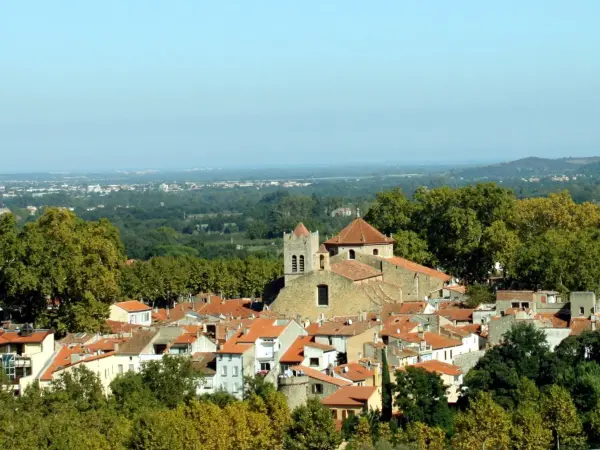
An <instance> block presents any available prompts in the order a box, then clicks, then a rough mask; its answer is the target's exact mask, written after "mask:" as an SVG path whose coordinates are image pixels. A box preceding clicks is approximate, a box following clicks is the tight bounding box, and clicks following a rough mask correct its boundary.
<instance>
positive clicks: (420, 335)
mask: <svg viewBox="0 0 600 450" xmlns="http://www.w3.org/2000/svg"><path fill="white" fill-rule="evenodd" d="M417 335H418V336H419V337H420V338H421V339H423V337H424V336H425V333H423V325H421V324H419V327H418V328H417Z"/></svg>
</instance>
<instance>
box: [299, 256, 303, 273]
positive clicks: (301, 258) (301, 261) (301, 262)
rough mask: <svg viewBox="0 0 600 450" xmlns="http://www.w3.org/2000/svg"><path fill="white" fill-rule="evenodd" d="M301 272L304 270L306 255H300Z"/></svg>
mask: <svg viewBox="0 0 600 450" xmlns="http://www.w3.org/2000/svg"><path fill="white" fill-rule="evenodd" d="M300 272H304V255H300Z"/></svg>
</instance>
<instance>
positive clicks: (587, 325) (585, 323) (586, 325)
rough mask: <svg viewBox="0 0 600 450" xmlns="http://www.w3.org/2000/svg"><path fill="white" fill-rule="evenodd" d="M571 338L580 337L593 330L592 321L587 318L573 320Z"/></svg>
mask: <svg viewBox="0 0 600 450" xmlns="http://www.w3.org/2000/svg"><path fill="white" fill-rule="evenodd" d="M569 328H570V329H571V336H579V335H580V334H581V333H583V332H584V331H588V330H591V329H592V321H591V320H590V319H588V318H586V317H575V318H573V319H571V323H570V324H569Z"/></svg>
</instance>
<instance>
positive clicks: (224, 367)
mask: <svg viewBox="0 0 600 450" xmlns="http://www.w3.org/2000/svg"><path fill="white" fill-rule="evenodd" d="M221 376H223V377H226V376H227V366H221Z"/></svg>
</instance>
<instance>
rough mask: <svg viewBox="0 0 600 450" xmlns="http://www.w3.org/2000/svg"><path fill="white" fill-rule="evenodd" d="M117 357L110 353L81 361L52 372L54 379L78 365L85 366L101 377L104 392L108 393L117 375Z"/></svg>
mask: <svg viewBox="0 0 600 450" xmlns="http://www.w3.org/2000/svg"><path fill="white" fill-rule="evenodd" d="M116 361H117V359H116V358H115V356H114V355H109V356H106V357H104V358H99V359H94V360H92V361H85V360H83V361H81V362H79V363H77V364H75V365H73V366H68V367H65V368H64V369H62V370H57V371H55V372H54V373H53V374H52V378H53V379H57V378H59V377H60V376H61V375H62V374H63V373H68V372H72V371H73V370H75V369H76V368H77V367H85V368H86V369H88V370H90V371H92V372H93V373H95V374H96V375H98V378H99V379H100V383H101V384H102V388H103V389H104V393H105V394H106V395H108V394H109V393H110V383H111V382H112V380H114V379H115V377H116V376H117V374H118V372H117V366H116V364H115V363H116Z"/></svg>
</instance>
